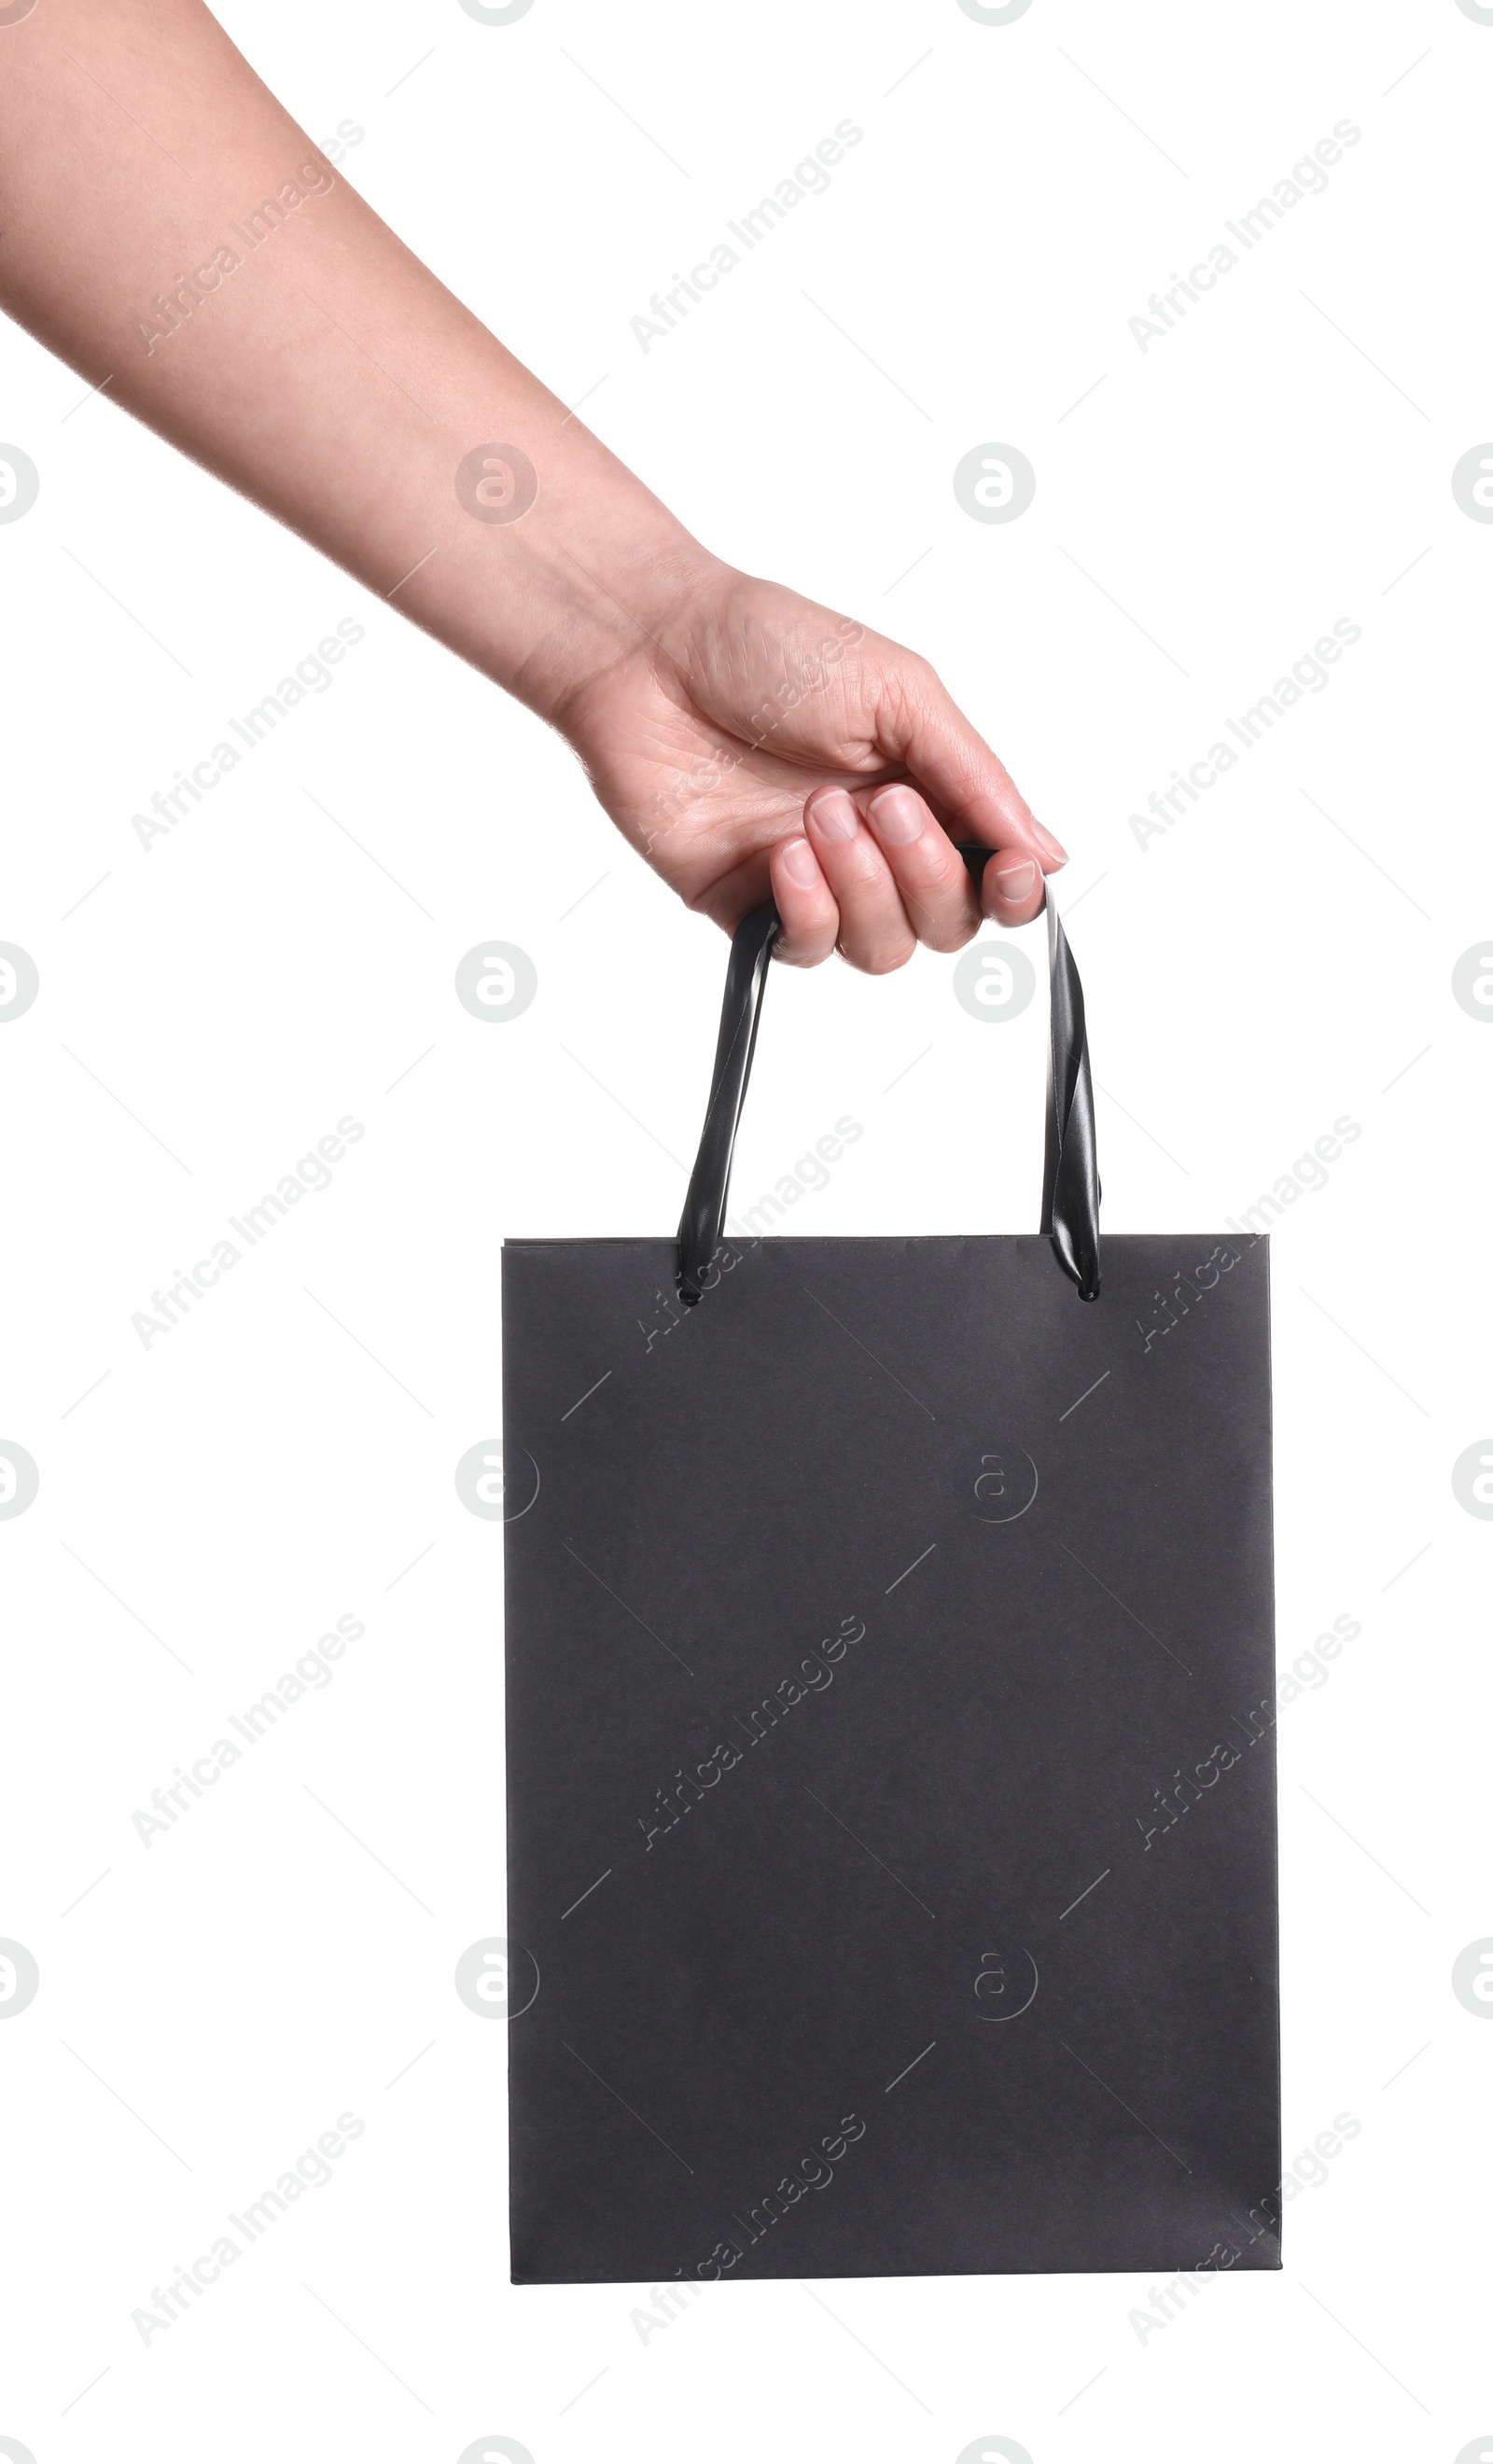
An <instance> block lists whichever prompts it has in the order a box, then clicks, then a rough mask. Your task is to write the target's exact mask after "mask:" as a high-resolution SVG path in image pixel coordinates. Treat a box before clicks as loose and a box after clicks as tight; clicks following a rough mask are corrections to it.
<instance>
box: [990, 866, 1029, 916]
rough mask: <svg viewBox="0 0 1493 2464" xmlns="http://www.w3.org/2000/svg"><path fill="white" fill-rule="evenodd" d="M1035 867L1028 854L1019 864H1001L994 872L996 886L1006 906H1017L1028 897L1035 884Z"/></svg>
mask: <svg viewBox="0 0 1493 2464" xmlns="http://www.w3.org/2000/svg"><path fill="white" fill-rule="evenodd" d="M1036 880H1037V867H1036V866H1035V865H1034V864H1033V862H1032V860H1031V858H1030V856H1028V857H1027V858H1026V860H1025V861H1024V863H1021V864H1008V865H1002V866H1001V867H1000V868H999V870H998V872H997V874H996V888H997V889H998V890H999V892H1000V895H1001V897H1002V898H1003V899H1004V900H1005V902H1006V905H1007V906H1008V907H1019V906H1020V905H1021V901H1022V899H1023V898H1030V896H1031V894H1032V891H1033V889H1034V887H1035V885H1036Z"/></svg>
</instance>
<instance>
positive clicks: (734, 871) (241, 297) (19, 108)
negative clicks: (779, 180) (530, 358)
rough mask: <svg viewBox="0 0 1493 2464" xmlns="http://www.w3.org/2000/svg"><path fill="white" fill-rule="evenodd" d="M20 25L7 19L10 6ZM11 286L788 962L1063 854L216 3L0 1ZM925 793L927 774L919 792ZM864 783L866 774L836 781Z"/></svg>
mask: <svg viewBox="0 0 1493 2464" xmlns="http://www.w3.org/2000/svg"><path fill="white" fill-rule="evenodd" d="M10 16H11V11H10V10H0V21H3V20H4V19H6V18H9V17H10ZM0 232H3V240H0V303H3V304H4V306H5V307H6V308H7V309H8V310H9V311H10V313H11V316H12V317H14V318H15V319H17V320H18V321H19V322H20V323H21V324H23V325H25V326H27V327H28V328H29V329H30V331H31V332H32V333H33V334H34V335H36V336H37V338H38V339H39V340H40V341H43V342H45V343H46V344H47V346H48V347H49V348H50V349H51V350H53V351H55V352H56V353H57V354H58V356H59V357H61V358H62V359H65V360H66V361H68V362H69V363H70V364H71V365H72V366H73V367H75V368H76V369H77V372H78V373H79V375H80V376H81V377H82V378H83V379H84V381H85V382H86V383H88V384H91V385H106V389H107V393H108V395H109V397H110V398H111V399H112V400H114V401H117V402H120V403H122V404H123V405H124V406H125V407H127V408H128V409H130V410H132V411H133V412H134V413H135V414H136V416H137V417H138V418H140V419H143V420H144V421H145V422H146V423H147V424H148V425H149V426H150V427H152V428H154V429H157V430H158V431H159V433H160V434H162V435H163V436H165V437H166V438H167V439H168V440H169V441H170V442H171V443H172V444H173V445H176V446H178V447H179V448H180V449H181V450H182V451H184V452H187V453H189V454H191V455H192V456H193V457H194V459H195V460H197V461H199V462H201V463H202V464H204V465H205V467H206V468H207V469H208V470H209V471H211V472H213V473H215V474H216V475H217V476H218V477H219V478H222V479H224V480H226V481H227V482H228V483H229V485H230V486H231V487H234V488H237V489H239V490H240V491H241V492H242V493H243V494H244V495H247V496H249V497H251V498H252V500H253V502H254V503H255V504H258V505H262V506H263V507H264V508H265V509H266V511H267V512H270V513H272V514H274V515H275V516H276V517H278V519H280V520H281V521H283V522H285V523H287V524H288V525H289V526H290V528H292V529H293V530H295V531H296V532H298V533H299V534H300V536H301V537H302V538H304V539H309V540H310V541H311V542H312V543H313V544H314V545H316V546H317V547H318V548H320V549H321V550H322V551H323V553H324V554H326V555H327V556H329V557H331V558H333V559H334V560H335V561H337V562H338V563H340V564H341V565H343V566H345V567H346V568H347V570H348V571H349V572H351V573H353V574H356V575H357V577H358V579H359V580H360V581H362V582H363V583H366V584H367V586H368V587H369V589H371V590H374V591H376V592H377V593H378V594H379V595H380V597H388V598H389V599H390V601H391V604H392V605H394V606H396V607H398V608H399V609H401V610H402V612H403V613H404V614H405V615H406V616H408V617H409V618H410V620H411V621H412V622H413V623H415V624H417V625H421V626H423V627H425V628H426V630H427V631H428V632H430V633H433V634H434V635H435V636H436V638H437V639H438V640H440V641H442V642H444V643H446V644H447V645H448V646H449V647H450V649H453V650H455V651H456V652H458V654H459V655H460V656H461V657H463V658H465V659H468V660H470V661H471V662H472V665H473V666H475V667H477V668H479V669H480V670H481V671H482V672H483V673H484V674H485V675H488V676H491V677H492V678H493V680H494V683H496V684H499V685H501V686H502V687H503V688H504V690H505V691H507V692H509V693H515V694H516V695H517V696H518V697H519V698H520V699H521V700H523V701H525V702H527V703H528V704H529V706H530V708H531V709H533V710H535V711H537V712H538V714H539V715H540V716H541V717H543V718H545V719H547V720H549V721H550V722H551V723H552V724H553V725H554V726H556V727H557V728H559V729H560V732H561V733H562V734H563V735H564V736H565V737H567V738H568V739H569V740H570V742H571V743H572V744H573V745H574V747H575V749H576V751H577V752H578V754H579V755H580V757H581V759H582V761H583V762H584V764H585V766H586V769H587V771H588V774H589V776H590V778H591V781H592V783H593V785H594V787H595V789H596V792H597V794H598V796H599V797H600V799H601V801H602V803H604V806H605V808H606V810H607V811H608V812H609V813H610V815H611V817H612V819H613V820H614V821H615V822H616V823H617V825H619V827H620V828H621V829H622V830H623V832H624V833H625V835H626V837H627V838H628V839H629V840H630V841H631V842H632V844H633V845H634V846H635V847H637V848H638V849H639V851H640V852H641V853H642V854H644V855H645V856H646V857H647V858H648V861H649V863H651V864H652V865H653V866H654V868H655V869H657V870H658V871H659V872H660V873H661V874H662V875H663V877H664V879H665V880H666V881H668V882H670V884H671V886H672V887H673V888H674V889H675V890H677V891H679V892H680V894H681V895H682V896H683V897H685V898H686V899H687V900H689V902H690V903H691V904H692V905H693V906H695V907H698V908H700V909H702V910H703V911H704V912H706V913H709V914H711V915H713V916H714V918H715V920H716V921H717V922H719V923H721V924H722V925H724V926H726V927H728V928H729V927H730V926H731V925H732V924H734V923H735V922H736V920H737V918H738V917H739V916H740V915H741V914H742V913H745V912H746V910H747V909H748V908H749V907H751V906H752V905H754V904H756V903H757V901H758V900H760V899H761V898H763V897H765V896H766V895H767V893H768V886H769V880H770V882H771V888H772V891H773V893H774V894H775V895H776V896H777V898H778V901H779V908H780V910H781V913H782V916H783V924H784V932H783V935H782V939H781V942H780V945H779V955H781V956H782V957H787V958H790V959H795V960H798V961H799V962H801V963H813V962H814V961H815V960H817V959H818V958H821V957H826V956H827V955H828V953H829V951H830V950H831V949H832V948H833V947H835V946H836V945H837V943H838V944H839V946H841V947H842V948H843V950H844V952H845V956H846V957H850V958H851V959H852V960H853V961H854V962H855V963H857V964H859V965H862V966H867V967H869V968H871V969H873V970H877V971H879V970H880V969H882V968H885V967H889V966H895V965H899V964H901V962H902V961H903V960H904V959H905V958H906V957H909V956H910V955H911V949H912V947H913V946H914V942H915V940H917V939H922V940H925V941H929V942H931V943H932V944H933V946H934V947H936V948H941V949H950V948H955V947H957V946H958V944H959V943H960V942H961V941H963V940H966V939H967V938H968V937H969V935H970V934H971V933H972V932H973V931H974V930H975V929H976V926H977V921H978V908H977V898H976V894H975V893H973V892H972V891H971V890H970V888H969V886H968V883H967V880H966V876H965V872H964V868H963V865H962V863H961V862H960V861H959V859H958V858H957V857H956V856H955V853H954V850H953V847H951V845H950V841H949V836H948V835H947V834H946V831H945V829H944V828H942V827H940V826H939V824H940V823H942V824H945V825H947V830H948V832H952V834H953V836H955V837H969V838H977V839H983V840H985V841H987V842H988V843H989V844H991V845H992V846H995V847H999V848H1000V849H1002V850H1005V851H1007V852H1006V853H1005V855H1004V856H1003V857H1002V856H998V857H997V858H996V859H995V860H994V861H993V862H992V863H991V864H990V865H989V866H988V867H987V868H986V881H985V891H984V896H985V903H986V910H987V912H988V913H993V914H995V915H996V916H998V917H999V920H1000V921H1001V922H1004V923H1020V922H1024V921H1026V920H1027V918H1028V917H1030V916H1032V915H1034V914H1036V913H1038V912H1039V910H1040V908H1041V906H1042V899H1043V891H1042V873H1043V870H1048V871H1050V870H1052V869H1054V867H1055V866H1056V865H1057V864H1058V863H1061V862H1062V861H1063V856H1062V850H1061V849H1060V848H1059V847H1058V846H1057V843H1056V841H1055V840H1053V839H1052V838H1051V837H1050V836H1049V834H1048V833H1047V832H1045V831H1043V829H1042V828H1041V826H1040V825H1038V824H1037V823H1035V822H1034V821H1033V819H1032V817H1031V815H1030V813H1029V812H1028V810H1027V807H1026V805H1025V803H1023V802H1022V800H1021V796H1020V795H1019V794H1018V792H1017V790H1016V788H1015V786H1014V785H1013V784H1012V782H1011V781H1010V780H1009V778H1008V777H1007V776H1006V773H1005V771H1004V770H1003V769H1002V767H1001V765H1000V763H999V761H998V760H997V759H996V758H995V756H994V754H992V753H991V752H990V750H989V749H988V747H987V746H985V745H984V744H983V743H982V741H981V740H980V738H979V737H977V735H976V733H975V731H974V730H973V728H971V727H970V726H969V725H968V723H967V722H966V721H965V720H964V719H963V718H962V717H961V716H960V715H959V713H958V712H957V711H956V710H955V706H954V704H953V703H952V702H951V701H950V700H949V697H948V695H947V694H946V693H944V691H943V689H942V687H941V686H940V685H939V683H938V681H937V679H936V677H935V676H934V675H933V671H932V670H931V669H929V668H928V667H927V666H926V665H925V663H924V662H923V661H921V660H919V659H917V658H915V657H914V656H912V655H911V653H910V652H908V651H906V650H902V649H898V648H897V647H896V646H895V645H893V644H891V643H889V642H886V641H884V640H882V639H881V638H880V637H879V636H877V635H874V634H871V633H869V632H867V630H866V629H865V628H864V627H861V626H859V625H856V624H853V623H851V622H850V621H849V620H847V619H845V618H843V617H838V616H836V615H835V614H834V613H833V612H832V611H830V610H828V609H825V608H823V607H819V606H816V605H812V604H811V603H809V602H807V601H804V600H801V599H800V598H798V597H797V596H796V594H795V593H793V592H791V591H788V590H783V589H780V588H779V587H778V586H777V585H775V584H773V583H763V582H757V581H755V580H752V579H751V578H749V577H748V576H746V575H743V574H740V573H737V572H736V571H735V570H734V569H733V568H732V567H730V566H727V565H724V564H722V563H721V562H720V561H718V560H717V559H715V558H714V557H712V556H711V555H709V554H708V553H707V551H706V550H705V549H703V548H702V547H701V546H700V545H699V544H698V542H697V541H696V540H694V539H692V538H691V536H690V534H689V533H688V532H687V531H686V530H684V529H683V528H682V526H681V525H680V524H679V523H678V522H677V521H675V520H674V518H673V517H672V516H671V515H670V513H669V512H668V510H667V509H666V508H665V507H664V506H663V505H661V504H660V503H659V501H658V499H657V498H656V497H655V496H653V495H651V494H650V493H649V491H648V489H647V488H645V487H644V486H642V484H641V483H640V482H639V481H638V480H637V479H636V478H634V477H633V475H632V473H630V472H629V471H627V470H626V469H625V468H624V466H623V465H622V464H621V463H620V462H618V461H617V460H616V459H615V457H614V456H613V455H612V454H610V453H608V451H606V449H605V447H604V445H602V444H601V443H600V442H599V441H598V439H597V438H596V437H594V436H593V435H592V434H591V433H590V431H589V430H588V429H585V428H584V427H583V426H582V423H581V422H580V420H578V419H577V418H575V417H574V416H573V415H570V414H567V412H566V410H565V407H564V405H563V404H562V403H560V402H558V401H557V400H556V398H555V396H554V395H553V394H551V393H550V392H548V391H547V389H546V388H545V387H544V386H543V385H541V384H540V383H539V382H538V379H537V378H535V377H533V376H531V375H530V373H529V371H528V370H527V369H526V368H524V367H522V366H520V364H519V363H518V362H517V361H516V360H515V359H514V358H513V357H512V356H511V354H510V353H509V352H507V351H506V350H505V349H504V348H503V345H502V344H501V342H499V341H496V340H495V338H494V336H493V335H491V334H490V333H488V331H487V330H486V328H485V327H484V326H482V325H481V324H479V323H478V321H477V319H475V318H474V317H472V315H471V314H470V313H469V312H468V310H467V309H465V308H464V307H463V306H462V304H461V302H460V301H459V300H457V299H455V298H453V297H452V296H451V294H450V292H449V291H447V290H446V289H445V288H444V286H443V285H442V284H441V283H440V282H438V281H437V280H436V278H435V276H434V275H432V274H430V273H429V272H428V270H427V268H426V267H425V266H423V265H422V264H421V263H420V262H419V260H418V259H417V258H416V257H414V256H412V255H411V254H410V253H409V251H408V250H407V249H406V247H405V246H404V245H403V243H402V242H401V241H400V240H399V239H397V238H396V237H395V235H394V234H393V232H392V231H388V230H387V229H386V228H385V226H384V224H383V223H382V222H381V221H380V220H379V218H378V216H377V215H376V214H374V213H373V212H372V211H371V210H370V209H369V208H368V207H367V206H365V205H364V204H363V202H362V199H361V198H360V197H358V196H357V195H356V194H355V193H354V191H353V190H352V189H351V188H350V187H348V186H347V184H346V182H345V181H344V180H343V179H341V178H340V176H339V175H338V174H337V173H336V172H334V170H333V168H332V166H331V165H330V164H329V163H328V162H327V161H326V159H325V157H324V156H323V155H321V154H320V153H318V149H317V148H316V146H315V145H314V144H313V143H311V141H310V140H309V139H308V138H307V137H306V136H305V135H304V133H303V132H302V131H301V130H300V129H299V128H297V127H296V123H295V121H293V120H292V119H291V118H290V116H289V114H288V113H287V112H285V111H284V110H283V109H282V108H281V106H280V105H279V103H278V102H276V100H275V99H274V96H273V95H272V94H270V93H269V92H268V90H267V89H266V88H265V87H264V86H263V85H262V84H261V83H260V81H259V79H258V78H257V77H255V76H254V74H253V72H252V69H251V68H250V67H249V65H248V63H247V62H246V61H245V60H244V59H243V58H242V57H241V55H239V53H238V52H237V51H235V49H234V48H233V45H232V44H231V42H230V41H229V38H228V36H227V35H226V34H225V33H224V32H223V30H222V28H221V27H220V26H219V25H218V23H217V21H216V20H215V19H214V18H213V17H212V16H210V15H209V12H208V11H207V10H206V9H205V8H204V7H202V6H201V5H200V0H112V5H111V6H110V7H109V8H108V9H106V10H99V9H90V8H88V7H86V6H84V5H83V0H40V5H38V6H37V7H35V8H33V11H31V13H30V14H28V15H26V16H24V17H23V18H21V19H19V20H18V21H14V22H11V23H4V22H0ZM919 790H920V791H921V792H918V791H919ZM846 791H850V792H848V793H847V792H846Z"/></svg>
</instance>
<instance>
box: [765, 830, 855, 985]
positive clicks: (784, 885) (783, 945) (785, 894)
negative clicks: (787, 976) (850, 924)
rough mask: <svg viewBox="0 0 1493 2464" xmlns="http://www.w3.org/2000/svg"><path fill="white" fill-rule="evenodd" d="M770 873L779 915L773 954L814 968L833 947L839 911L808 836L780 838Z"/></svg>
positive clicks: (787, 964)
mask: <svg viewBox="0 0 1493 2464" xmlns="http://www.w3.org/2000/svg"><path fill="white" fill-rule="evenodd" d="M769 874H770V877H771V880H772V886H773V896H774V898H775V899H776V900H777V902H778V913H779V917H780V918H781V924H780V929H779V934H778V938H777V940H776V941H775V942H774V944H773V956H774V957H775V958H781V959H782V961H783V963H784V964H785V965H786V966H790V967H817V966H818V965H819V963H820V961H821V959H823V958H827V957H829V954H830V952H831V951H832V950H833V948H834V946H835V942H836V940H837V938H838V936H839V933H840V910H839V908H838V907H837V906H836V904H835V894H834V891H832V890H831V889H830V887H829V884H828V883H827V882H826V880H825V879H824V876H823V872H822V871H821V870H820V867H819V859H818V857H817V856H816V855H815V853H814V850H813V848H812V847H810V845H809V843H808V841H807V839H806V838H793V839H779V843H778V845H777V846H776V847H774V849H773V852H772V860H771V864H770V866H769Z"/></svg>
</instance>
